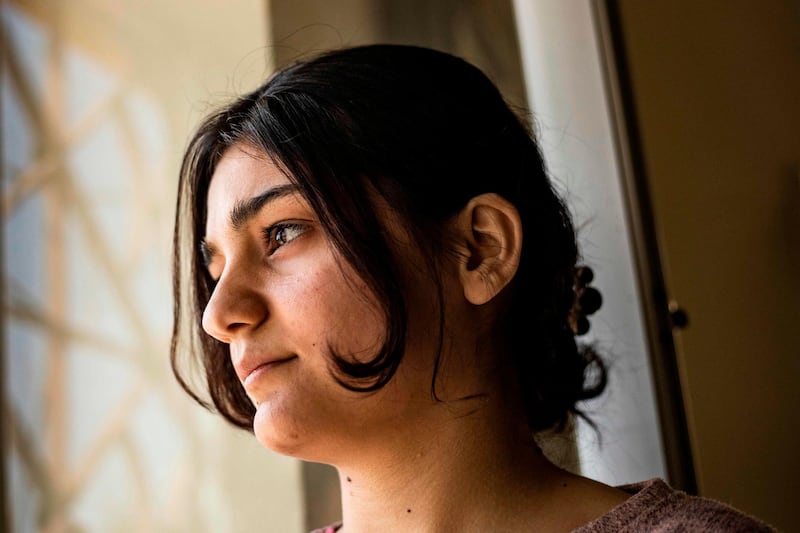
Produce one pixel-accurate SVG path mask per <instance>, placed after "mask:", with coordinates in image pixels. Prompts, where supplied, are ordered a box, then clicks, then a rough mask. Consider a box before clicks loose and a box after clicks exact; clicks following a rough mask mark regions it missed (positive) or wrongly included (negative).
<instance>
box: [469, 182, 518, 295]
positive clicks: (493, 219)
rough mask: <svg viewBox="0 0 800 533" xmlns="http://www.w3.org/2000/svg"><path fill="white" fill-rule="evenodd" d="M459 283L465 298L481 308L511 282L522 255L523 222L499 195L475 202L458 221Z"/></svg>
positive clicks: (488, 194) (484, 197) (474, 200)
mask: <svg viewBox="0 0 800 533" xmlns="http://www.w3.org/2000/svg"><path fill="white" fill-rule="evenodd" d="M455 230H456V243H455V244H456V247H457V249H458V251H459V257H460V259H459V265H458V272H459V279H460V281H461V284H462V286H463V288H464V296H465V297H466V299H467V300H468V301H469V302H470V303H472V304H474V305H482V304H485V303H487V302H489V301H490V300H491V299H492V298H494V297H495V296H497V294H498V293H499V292H500V291H501V290H503V288H504V287H505V286H506V285H508V284H509V282H511V280H512V279H513V278H514V275H515V274H516V273H517V268H518V267H519V259H520V254H521V252H522V221H521V219H520V217H519V213H518V212H517V209H516V208H515V207H514V206H513V205H512V204H511V203H510V202H509V201H508V200H506V199H505V198H503V197H502V196H500V195H498V194H494V193H486V194H481V195H479V196H476V197H474V198H472V199H471V200H470V201H469V203H467V205H466V206H465V207H464V208H463V209H462V210H461V212H460V213H459V214H458V216H457V217H456V228H455Z"/></svg>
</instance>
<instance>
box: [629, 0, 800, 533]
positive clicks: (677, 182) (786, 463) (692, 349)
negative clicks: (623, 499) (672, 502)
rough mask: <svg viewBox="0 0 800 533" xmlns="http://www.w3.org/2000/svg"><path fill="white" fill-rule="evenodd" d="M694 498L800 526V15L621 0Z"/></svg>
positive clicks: (779, 5)
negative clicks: (685, 415) (675, 308)
mask: <svg viewBox="0 0 800 533" xmlns="http://www.w3.org/2000/svg"><path fill="white" fill-rule="evenodd" d="M619 5H620V8H621V14H622V27H623V32H624V37H625V39H626V41H627V42H626V44H627V52H628V60H629V62H630V67H631V75H632V80H633V91H634V98H635V104H636V110H637V113H638V115H639V126H640V128H641V134H642V142H643V147H644V148H643V149H644V158H645V164H646V170H647V174H648V178H649V184H650V187H651V193H652V198H653V202H654V204H655V205H654V208H655V217H656V222H657V225H658V229H659V232H660V235H659V236H660V239H661V245H662V252H663V259H664V262H665V265H664V266H665V272H666V277H667V279H666V281H667V286H668V290H669V293H670V296H671V297H672V298H673V299H675V300H676V301H677V302H679V304H680V305H681V306H683V307H684V308H685V309H686V311H687V312H688V314H689V318H690V325H689V327H688V328H687V329H686V330H684V331H682V332H680V333H679V334H678V335H677V339H676V340H677V344H678V347H679V352H680V353H679V361H680V366H681V370H682V373H683V376H682V377H683V385H684V389H685V395H686V400H687V406H688V410H689V422H690V429H691V438H692V444H693V450H694V455H695V462H696V468H697V474H698V482H699V487H700V491H701V493H702V494H703V495H707V496H711V497H714V498H719V499H722V500H724V501H726V502H730V503H732V504H733V505H735V506H738V507H741V508H743V509H745V510H747V511H749V512H751V513H754V514H756V515H758V516H761V517H763V518H764V519H766V520H768V521H770V522H772V523H773V524H774V525H776V526H778V527H780V528H782V529H785V530H787V531H795V530H798V529H800V519H798V514H797V511H796V509H795V500H796V496H797V494H800V478H798V474H800V454H798V450H800V430H798V423H797V420H798V411H799V410H800V388H799V387H798V385H797V379H798V377H800V328H798V324H797V322H798V319H800V284H798V275H800V133H798V132H799V131H800V130H799V129H798V128H799V127H800V104H799V103H798V102H799V100H798V95H800V6H798V4H797V3H796V2H794V3H793V2H789V1H781V0H769V1H763V2H751V1H748V0H736V1H730V2H727V1H726V2H721V1H720V2H695V1H691V0H681V1H674V0H670V1H666V0H664V1H661V0H659V1H656V2H639V1H636V0H625V1H621V2H619Z"/></svg>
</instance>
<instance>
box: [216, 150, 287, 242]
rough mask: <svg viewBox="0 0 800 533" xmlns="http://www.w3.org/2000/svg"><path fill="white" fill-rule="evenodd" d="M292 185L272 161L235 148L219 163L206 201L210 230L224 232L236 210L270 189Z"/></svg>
mask: <svg viewBox="0 0 800 533" xmlns="http://www.w3.org/2000/svg"><path fill="white" fill-rule="evenodd" d="M287 183H289V180H288V179H287V178H286V176H285V175H284V174H283V173H282V172H281V171H280V170H278V168H277V167H276V166H275V165H274V164H273V163H272V161H271V160H270V158H269V157H268V156H266V155H264V154H262V153H260V152H258V151H257V150H256V149H254V148H249V147H246V146H241V145H234V146H231V147H230V148H228V149H227V150H226V151H225V152H224V153H223V154H222V157H221V158H220V160H219V162H218V163H217V166H216V169H215V170H214V174H213V175H212V176H211V183H210V184H209V187H208V196H207V198H206V202H207V209H208V211H207V212H208V215H207V220H206V229H207V230H212V229H213V228H220V229H221V228H223V227H224V226H226V225H228V223H229V222H230V220H229V215H230V213H231V210H232V209H233V207H234V206H235V205H236V204H238V203H240V202H242V201H244V200H247V199H249V198H252V197H254V196H258V195H259V194H263V193H264V192H265V191H267V190H268V189H271V188H273V187H276V186H278V185H285V184H287Z"/></svg>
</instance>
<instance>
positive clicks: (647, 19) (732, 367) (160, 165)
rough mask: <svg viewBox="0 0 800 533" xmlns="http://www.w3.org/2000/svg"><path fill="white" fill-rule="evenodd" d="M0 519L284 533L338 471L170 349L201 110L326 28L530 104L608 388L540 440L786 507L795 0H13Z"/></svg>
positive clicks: (793, 303) (328, 498)
mask: <svg viewBox="0 0 800 533" xmlns="http://www.w3.org/2000/svg"><path fill="white" fill-rule="evenodd" d="M0 22H1V23H2V24H1V25H0V37H1V38H2V48H1V49H2V78H0V81H2V108H0V109H1V111H0V113H1V115H2V116H1V117H0V118H1V119H2V122H1V124H2V130H0V135H2V151H1V152H0V163H2V182H1V183H2V185H1V187H2V221H3V232H2V248H1V249H2V264H3V277H2V286H1V290H2V302H3V322H2V333H3V344H2V346H3V348H2V366H1V367H0V368H1V372H0V374H1V377H2V380H1V381H0V387H1V388H2V391H0V392H2V396H1V398H2V424H0V431H2V442H3V461H2V463H1V464H2V470H0V474H2V475H0V519H2V522H0V530H3V531H13V532H38V531H41V532H54V533H55V532H77V531H86V532H107V531H119V532H128V531H130V532H134V531H135V532H141V531H155V532H162V531H164V532H170V531H174V532H188V531H193V532H194V531H198V532H202V531H214V532H228V531H230V532H246V531H263V532H282V533H287V532H288V533H295V532H297V533H299V532H304V531H308V530H309V529H311V528H313V527H318V526H321V525H323V524H324V523H327V522H330V521H333V520H336V519H337V518H338V513H339V511H338V492H337V491H338V487H337V483H336V480H335V473H334V472H333V471H332V469H330V468H329V467H324V466H320V465H311V464H303V463H300V462H298V461H295V460H292V459H288V458H284V457H280V456H277V455H275V454H273V453H270V452H267V451H265V450H262V449H261V448H259V447H258V446H257V445H256V443H255V441H254V439H253V438H252V436H250V435H249V434H247V433H244V432H241V431H237V430H234V429H232V428H229V427H227V426H226V425H225V424H224V423H223V421H222V420H221V418H219V417H216V416H214V415H212V414H209V413H207V412H204V411H203V410H202V409H200V408H199V407H197V406H196V405H194V404H192V403H191V402H190V401H189V399H188V398H187V397H186V396H185V394H184V393H183V392H182V391H181V390H180V389H179V387H178V386H177V385H176V384H175V383H174V380H173V377H172V375H171V371H170V369H169V363H168V345H169V334H170V329H171V320H172V316H171V311H172V301H171V294H170V293H171V285H170V283H171V282H170V269H171V265H170V261H171V232H172V218H173V214H174V207H173V204H174V200H175V192H176V185H177V173H178V167H179V164H180V159H181V156H182V151H183V148H184V147H185V145H186V143H187V138H188V137H189V136H190V135H191V133H192V131H193V128H194V127H195V126H196V125H197V123H198V122H199V120H200V119H201V118H202V117H203V116H204V115H205V114H207V113H208V112H209V111H210V110H212V109H213V108H214V107H215V106H216V105H218V104H221V103H223V102H225V101H227V100H229V99H230V98H232V97H234V96H235V95H237V94H240V93H242V92H244V91H247V90H249V89H252V88H255V87H256V86H257V85H258V84H259V83H261V82H262V81H263V80H264V79H265V78H266V77H268V76H269V75H270V73H271V72H273V71H274V69H275V68H278V67H280V66H282V65H285V64H287V63H289V62H291V61H293V60H296V59H299V58H303V57H308V56H310V55H313V54H314V53H316V52H318V51H322V50H326V49H329V48H335V47H341V46H348V45H356V44H364V43H370V42H395V43H409V44H419V45H424V46H430V47H434V48H438V49H441V50H444V51H448V52H451V53H455V54H457V55H460V56H462V57H465V58H466V59H468V60H469V61H471V62H473V63H475V64H477V65H478V66H480V67H481V68H482V69H483V70H484V71H485V72H486V73H487V74H488V75H489V76H490V77H491V78H492V79H493V80H494V81H495V82H496V83H497V84H498V86H499V87H500V88H501V90H502V92H503V93H504V94H505V95H506V97H507V100H508V101H509V103H510V104H511V105H512V106H514V107H515V108H516V109H518V110H519V111H520V113H525V110H526V109H529V110H530V111H531V112H532V113H533V116H534V128H535V130H536V133H537V135H538V138H539V141H540V143H541V145H542V148H543V152H544V155H545V159H546V160H547V164H548V166H549V169H550V172H551V174H552V175H553V178H554V180H555V181H556V184H557V187H558V188H559V189H560V190H561V191H562V192H563V193H564V194H565V196H566V197H567V199H568V202H569V203H570V205H571V207H572V209H573V212H574V214H575V217H576V220H577V222H578V225H579V227H580V239H581V245H582V249H583V254H584V259H585V262H586V263H588V264H590V265H591V266H592V267H593V269H594V271H595V273H596V282H595V284H596V286H597V287H598V288H600V290H601V291H602V292H603V296H604V307H603V308H602V309H601V311H600V312H599V313H598V314H597V315H595V318H594V319H593V321H592V330H591V332H590V334H589V335H588V336H587V337H586V340H587V341H589V342H594V343H596V344H597V346H598V347H599V348H600V349H601V351H602V352H604V353H606V354H608V358H609V361H610V366H611V372H612V374H611V384H610V387H609V391H608V393H607V394H606V395H604V397H602V398H601V399H599V400H596V401H594V402H592V403H591V404H589V405H588V406H587V410H588V411H589V414H590V415H592V416H593V419H594V420H595V422H596V423H597V424H598V428H599V435H598V433H595V432H594V431H593V430H592V429H591V428H588V427H586V425H585V424H582V423H580V422H579V423H577V424H576V426H575V428H573V431H572V432H571V433H570V434H568V435H566V436H552V435H544V436H542V441H543V445H544V446H545V448H546V450H547V453H548V454H550V455H551V457H553V458H554V460H556V461H557V462H559V463H561V464H563V465H564V466H565V467H567V468H569V469H572V470H575V471H580V472H582V473H584V474H585V475H588V476H590V477H593V478H596V479H600V480H602V481H604V482H607V483H611V484H621V483H626V482H633V481H638V480H642V479H647V478H650V477H664V478H666V479H668V480H669V481H670V482H671V483H673V485H675V486H676V487H679V488H683V489H685V490H687V491H689V492H693V493H699V494H701V495H704V496H709V497H713V498H717V499H720V500H723V501H726V502H728V503H731V504H732V505H734V506H736V507H739V508H741V509H743V510H745V511H747V512H750V513H753V514H756V515H758V516H760V517H761V518H763V519H765V520H767V521H769V522H771V523H773V524H774V525H775V526H778V527H779V528H781V529H784V530H787V531H791V530H800V521H798V517H797V514H796V513H795V512H794V509H793V506H794V500H796V495H797V494H800V481H798V480H799V479H800V476H798V474H800V460H798V454H797V450H798V449H800V437H799V436H798V435H799V433H798V430H797V427H798V415H797V413H798V410H799V409H800V392H798V387H797V385H796V381H797V379H798V378H800V348H798V347H799V346H800V328H798V327H797V325H796V322H797V320H798V319H800V289H798V279H797V278H798V274H800V134H798V125H800V104H798V95H800V3H798V2H797V1H796V0H767V1H763V2H758V3H756V2H750V1H748V0H735V1H722V0H719V1H709V2H692V1H689V0H680V1H666V0H657V1H652V2H637V1H635V0H619V1H613V0H609V1H602V0H596V1H592V0H571V1H568V2H567V1H563V0H435V1H430V0H339V1H335V2H334V1H325V0H226V1H224V2H223V1H222V0H168V1H160V2H157V1H154V0H138V1H134V0H71V1H69V2H66V1H58V0H56V1H47V0H3V1H2V2H0Z"/></svg>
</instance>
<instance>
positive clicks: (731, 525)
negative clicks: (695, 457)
mask: <svg viewBox="0 0 800 533" xmlns="http://www.w3.org/2000/svg"><path fill="white" fill-rule="evenodd" d="M617 488H619V489H620V490H623V491H625V492H627V493H629V494H631V497H630V498H628V499H627V500H626V501H625V502H623V503H622V504H620V505H618V506H617V507H615V508H614V509H612V510H611V511H609V512H608V513H606V514H604V515H603V516H601V517H600V518H598V519H597V520H594V521H592V522H589V523H588V524H586V525H585V526H583V527H580V528H578V529H576V530H575V531H574V532H573V533H612V532H613V533H634V532H636V533H640V532H652V533H670V532H675V533H677V532H687V533H688V532H694V531H707V532H719V533H722V532H725V533H736V532H755V533H760V532H774V531H776V530H775V529H773V528H771V527H770V526H768V525H767V524H765V523H763V522H761V521H760V520H757V519H756V518H753V517H751V516H748V515H746V514H744V513H742V512H741V511H737V510H736V509H734V508H733V507H729V506H728V505H725V504H724V503H720V502H718V501H715V500H710V499H708V498H698V497H696V496H689V495H687V494H686V493H684V492H681V491H677V490H673V489H671V488H670V487H669V486H668V485H667V484H666V483H664V482H663V481H662V480H660V479H651V480H649V481H644V482H642V483H636V484H633V485H624V486H622V487H617Z"/></svg>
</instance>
